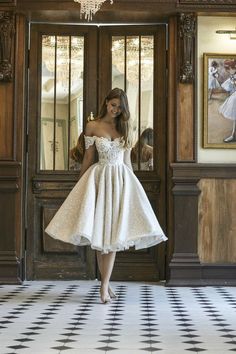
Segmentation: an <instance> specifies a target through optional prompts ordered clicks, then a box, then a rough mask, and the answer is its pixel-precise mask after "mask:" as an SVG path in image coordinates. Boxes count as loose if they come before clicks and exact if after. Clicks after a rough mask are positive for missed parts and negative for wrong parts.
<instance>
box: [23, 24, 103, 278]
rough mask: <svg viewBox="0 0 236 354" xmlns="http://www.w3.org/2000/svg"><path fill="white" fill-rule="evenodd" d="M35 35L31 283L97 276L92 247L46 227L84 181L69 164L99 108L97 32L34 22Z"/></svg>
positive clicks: (31, 77)
mask: <svg viewBox="0 0 236 354" xmlns="http://www.w3.org/2000/svg"><path fill="white" fill-rule="evenodd" d="M30 37H31V40H30V65H29V117H28V212H27V215H28V229H27V250H26V251H27V279H78V278H81V279H83V278H85V279H88V278H94V277H95V272H96V262H95V254H94V252H92V251H91V250H90V248H89V247H80V248H77V247H75V246H73V245H69V244H65V243H63V242H60V241H56V240H53V239H51V238H50V237H49V236H48V235H47V234H46V233H45V232H44V229H45V227H46V226H47V224H48V223H49V221H50V220H51V218H52V217H53V215H54V214H55V212H56V211H57V210H58V208H59V207H60V205H61V204H62V202H63V201H64V199H65V198H66V196H67V195H68V193H69V192H70V190H71V189H72V188H73V186H74V185H75V183H76V182H77V180H78V171H76V170H74V169H71V165H70V160H69V154H70V148H71V146H72V144H74V143H75V142H73V139H77V138H75V137H74V136H73V134H74V135H78V134H77V133H79V131H77V128H78V124H77V126H76V125H75V124H74V121H75V119H77V120H78V119H80V120H81V122H80V127H79V128H80V131H81V130H82V129H83V127H84V124H85V123H84V122H85V121H86V117H87V116H88V115H89V113H90V111H91V110H92V111H96V110H97V101H96V99H97V81H96V80H94V78H96V77H97V59H96V56H97V28H94V27H91V26H89V27H88V26H83V27H78V26H55V25H48V26H46V25H37V24H33V25H32V26H31V36H30ZM78 38H80V39H81V38H83V40H84V42H83V43H84V45H83V48H84V52H83V62H82V64H83V68H80V72H77V73H75V74H77V75H78V82H80V81H82V80H83V86H82V89H81V85H80V87H79V88H77V87H76V85H77V82H76V77H74V74H73V70H76V66H75V64H76V58H75V57H73V55H75V54H73V53H76V50H74V48H73V45H72V44H73V43H74V45H75V46H76V45H77V47H78V48H79V46H81V43H77V42H78ZM68 43H69V45H68ZM76 43H77V44H76ZM66 51H67V56H66V57H63V55H64V54H65V53H66ZM78 55H79V49H78ZM66 66H68V68H66V70H65V72H66V74H65V75H61V74H63V70H64V69H65V67H66ZM60 69H62V70H61V72H60V71H59V70H60ZM73 80H75V81H74V82H73ZM73 85H74V86H73ZM77 86H78V85H77ZM79 89H80V90H82V94H81V95H80V96H79V97H82V100H80V98H78V97H76V103H77V104H74V102H73V96H75V92H78V91H79ZM74 101H75V100H74ZM77 101H78V102H77ZM71 102H72V103H71ZM88 107H89V109H88ZM76 110H78V111H76ZM73 111H75V113H74V112H73ZM76 112H77V113H78V115H77V116H76ZM74 130H75V131H76V132H74Z"/></svg>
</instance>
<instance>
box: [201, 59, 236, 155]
mask: <svg viewBox="0 0 236 354" xmlns="http://www.w3.org/2000/svg"><path fill="white" fill-rule="evenodd" d="M203 148H221V149H222V148H223V149H235V148H236V55H234V54H219V53H204V54H203Z"/></svg>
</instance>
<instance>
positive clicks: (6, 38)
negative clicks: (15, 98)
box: [0, 11, 15, 81]
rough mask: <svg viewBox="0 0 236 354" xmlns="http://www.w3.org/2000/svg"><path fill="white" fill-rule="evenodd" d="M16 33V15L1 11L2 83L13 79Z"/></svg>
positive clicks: (0, 48) (0, 65) (0, 61)
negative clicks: (13, 42) (13, 51)
mask: <svg viewBox="0 0 236 354" xmlns="http://www.w3.org/2000/svg"><path fill="white" fill-rule="evenodd" d="M14 32H15V25H14V14H13V13H12V12H2V11H0V81H11V80H12V79H13V68H12V56H13V53H12V49H13V45H12V41H13V39H14Z"/></svg>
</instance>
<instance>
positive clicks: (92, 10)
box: [74, 0, 113, 21]
mask: <svg viewBox="0 0 236 354" xmlns="http://www.w3.org/2000/svg"><path fill="white" fill-rule="evenodd" d="M105 1H106V0H74V2H78V3H79V4H80V17H82V16H83V15H84V18H85V20H88V21H91V20H92V17H93V15H95V14H96V12H97V11H99V10H100V8H101V6H102V4H103V3H104V2H105ZM110 4H113V0H110Z"/></svg>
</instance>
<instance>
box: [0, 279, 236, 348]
mask: <svg viewBox="0 0 236 354" xmlns="http://www.w3.org/2000/svg"><path fill="white" fill-rule="evenodd" d="M113 288H114V289H115V291H116V293H117V295H118V298H117V299H115V300H113V301H112V303H110V304H106V305H104V304H101V302H100V299H99V283H98V282H97V281H74V282H66V281H62V282H25V283H24V284H23V285H19V286H12V285H2V286H0V354H88V353H89V354H93V353H98V354H99V353H101V354H105V353H115V354H139V353H143V354H145V353H146V354H147V353H165V354H183V353H208V354H224V353H233V352H235V353H236V288H235V287H202V288H186V287H184V288H167V287H164V286H163V285H157V284H148V283H147V284H146V283H132V282H130V283H128V282H120V283H118V282H113Z"/></svg>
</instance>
